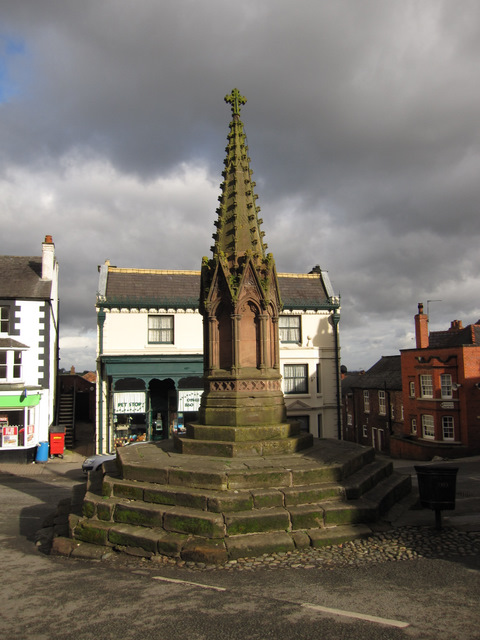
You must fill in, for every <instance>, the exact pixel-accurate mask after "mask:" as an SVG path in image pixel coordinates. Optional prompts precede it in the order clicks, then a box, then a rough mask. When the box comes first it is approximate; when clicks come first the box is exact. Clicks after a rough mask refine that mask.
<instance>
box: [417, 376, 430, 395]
mask: <svg viewBox="0 0 480 640" xmlns="http://www.w3.org/2000/svg"><path fill="white" fill-rule="evenodd" d="M420 390H421V396H422V398H433V384H432V376H430V375H423V376H420Z"/></svg>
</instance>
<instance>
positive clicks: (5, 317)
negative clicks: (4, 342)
mask: <svg viewBox="0 0 480 640" xmlns="http://www.w3.org/2000/svg"><path fill="white" fill-rule="evenodd" d="M0 333H10V307H3V306H1V307H0Z"/></svg>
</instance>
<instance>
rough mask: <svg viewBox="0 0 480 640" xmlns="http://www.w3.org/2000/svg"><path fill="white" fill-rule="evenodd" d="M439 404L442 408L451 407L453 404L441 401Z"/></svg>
mask: <svg viewBox="0 0 480 640" xmlns="http://www.w3.org/2000/svg"><path fill="white" fill-rule="evenodd" d="M440 406H441V407H442V409H453V408H454V406H455V405H454V404H453V402H442V404H441V405H440Z"/></svg>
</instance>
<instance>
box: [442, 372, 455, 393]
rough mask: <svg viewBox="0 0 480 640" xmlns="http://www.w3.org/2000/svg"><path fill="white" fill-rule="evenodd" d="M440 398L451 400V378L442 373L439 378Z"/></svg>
mask: <svg viewBox="0 0 480 640" xmlns="http://www.w3.org/2000/svg"><path fill="white" fill-rule="evenodd" d="M440 385H441V391H442V398H452V397H453V396H452V376H451V375H450V374H449V373H442V375H441V376H440Z"/></svg>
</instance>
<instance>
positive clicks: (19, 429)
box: [0, 390, 41, 462]
mask: <svg viewBox="0 0 480 640" xmlns="http://www.w3.org/2000/svg"><path fill="white" fill-rule="evenodd" d="M40 399H41V395H40V393H33V394H30V395H29V394H28V392H27V391H26V390H22V392H21V393H18V394H8V395H7V394H3V395H0V436H1V437H0V461H3V462H33V461H34V459H35V453H36V449H37V445H38V443H39V440H40V433H39V427H38V424H39V404H40Z"/></svg>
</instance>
